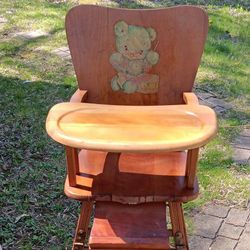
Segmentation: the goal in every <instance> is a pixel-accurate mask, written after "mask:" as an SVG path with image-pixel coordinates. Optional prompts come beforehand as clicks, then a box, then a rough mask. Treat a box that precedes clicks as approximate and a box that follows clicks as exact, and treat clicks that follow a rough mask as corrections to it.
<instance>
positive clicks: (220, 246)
mask: <svg viewBox="0 0 250 250" xmlns="http://www.w3.org/2000/svg"><path fill="white" fill-rule="evenodd" d="M236 244H237V240H232V239H229V238H226V237H221V236H219V237H217V238H216V240H215V242H214V243H213V244H212V246H211V250H233V249H234V247H235V246H236ZM197 250H198V249H197Z"/></svg>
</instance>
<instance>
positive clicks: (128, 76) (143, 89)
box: [109, 21, 159, 94]
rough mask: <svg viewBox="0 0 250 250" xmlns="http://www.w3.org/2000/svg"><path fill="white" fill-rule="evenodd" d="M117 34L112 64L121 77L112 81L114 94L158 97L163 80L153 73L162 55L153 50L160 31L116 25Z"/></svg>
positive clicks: (118, 76)
mask: <svg viewBox="0 0 250 250" xmlns="http://www.w3.org/2000/svg"><path fill="white" fill-rule="evenodd" d="M114 32H115V39H116V49H117V52H115V53H113V54H112V55H111V56H110V59H109V60H110V63H111V64H112V66H113V67H114V68H115V70H116V71H117V75H115V76H114V77H113V79H112V80H111V88H112V90H113V91H123V92H125V93H127V94H130V93H134V92H140V93H144V94H151V93H156V92H157V91H158V85H159V76H158V75H156V74H150V73H149V72H150V70H151V68H152V67H153V66H154V65H155V64H157V63H158V61H159V54H158V53H157V52H155V51H153V50H152V49H151V43H152V42H153V41H154V40H155V39H156V31H155V30H154V29H153V28H145V27H141V26H135V25H128V24H127V23H126V22H124V21H119V22H117V23H116V24H115V27H114Z"/></svg>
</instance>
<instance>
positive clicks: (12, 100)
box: [0, 0, 250, 249]
mask: <svg viewBox="0 0 250 250" xmlns="http://www.w3.org/2000/svg"><path fill="white" fill-rule="evenodd" d="M85 2H86V1H85ZM88 2H94V1H88ZM96 2H98V3H99V4H104V1H103V3H101V1H96ZM235 2H236V1H195V0H193V1H188V3H193V4H204V3H206V6H205V7H206V9H207V11H208V13H209V18H210V30H209V35H208V41H207V44H206V48H205V53H204V56H203V59H202V64H201V67H200V69H199V73H198V75H197V79H196V81H197V85H196V87H197V88H200V89H204V90H208V91H212V92H213V93H215V94H216V95H217V96H218V97H221V98H224V99H225V101H227V102H230V103H231V104H232V105H233V109H232V110H231V111H229V112H227V113H226V114H224V115H223V116H220V117H219V133H218V136H217V137H216V138H215V139H214V140H213V141H212V142H210V143H209V144H208V145H207V146H206V147H205V148H203V149H202V151H201V159H200V163H199V171H198V175H199V180H200V189H201V195H200V197H199V198H198V199H197V200H195V201H194V202H190V203H187V204H186V211H187V212H189V211H190V209H192V208H194V207H196V208H197V207H200V206H202V205H203V204H205V203H207V202H209V201H212V200H213V201H214V200H215V201H217V202H220V203H225V204H230V205H237V206H241V207H244V206H245V205H246V202H247V199H248V198H249V196H250V194H249V184H250V181H249V174H250V167H249V166H247V165H236V164H235V163H234V162H233V161H232V147H231V145H230V142H231V141H232V140H233V138H234V137H235V136H237V134H238V133H239V131H240V129H241V128H242V126H244V125H245V124H247V122H249V119H250V110H249V103H250V98H249V96H250V95H249V94H250V89H249V88H250V87H249V86H250V85H249V79H250V71H249V69H250V67H249V66H250V65H249V57H250V55H249V54H250V33H249V32H250V30H249V28H248V27H249V26H250V13H249V11H248V10H249V1H237V4H235ZM183 3H184V4H185V3H187V1H164V0H162V1H161V0H160V1H110V4H111V5H115V6H121V7H128V8H141V7H147V8H149V7H164V6H171V5H174V4H183ZM74 4H75V3H73V2H66V3H65V2H63V1H62V3H56V1H52V0H50V1H32V3H31V1H28V0H20V1H17V0H16V1H7V0H3V1H2V2H1V8H0V16H1V15H2V16H4V17H5V18H6V19H8V23H7V24H5V25H1V26H0V37H1V41H0V93H1V98H0V105H1V106H0V107H1V121H2V122H1V124H0V136H1V147H0V168H1V171H0V190H1V196H0V210H1V211H0V214H1V216H0V226H1V228H0V244H1V245H2V246H3V247H4V249H63V248H66V247H68V248H70V246H71V244H72V235H73V231H74V228H75V223H76V220H77V214H78V211H77V208H78V207H79V204H78V202H75V201H72V200H70V199H67V198H66V197H65V195H64V194H63V182H64V178H65V162H64V151H63V147H62V146H60V145H59V144H56V143H55V142H53V141H52V140H51V139H49V138H48V136H47V135H46V132H45V127H44V126H45V119H46V115H47V112H48V110H49V108H50V107H51V106H52V105H54V104H55V103H58V102H61V101H65V100H68V99H69V97H70V96H71V94H72V93H73V92H74V90H75V89H76V80H75V76H74V72H73V67H72V65H71V63H70V62H67V61H64V60H61V59H60V58H59V57H57V56H56V55H54V54H53V53H51V51H52V50H53V49H55V48H58V47H61V46H65V45H66V38H65V32H64V16H65V14H66V12H67V10H68V9H69V8H70V7H71V6H73V5H74ZM105 4H107V1H105ZM232 6H233V7H232ZM35 29H40V30H42V31H46V32H49V33H50V35H49V36H45V37H41V38H38V39H34V40H32V41H27V40H22V39H18V38H15V37H13V35H12V34H13V33H14V32H18V31H28V30H35Z"/></svg>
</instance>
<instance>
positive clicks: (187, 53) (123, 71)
mask: <svg viewBox="0 0 250 250" xmlns="http://www.w3.org/2000/svg"><path fill="white" fill-rule="evenodd" d="M207 31H208V17H207V14H206V12H205V11H204V10H202V9H201V8H199V7H194V6H179V7H172V8H166V9H147V10H142V9H137V10H129V9H115V8H107V7H100V6H91V5H79V6H76V7H74V8H72V9H71V10H70V11H69V13H68V14H67V17H66V33H67V39H68V44H69V48H70V52H71V56H72V60H73V65H74V68H75V72H76V76H77V81H78V85H79V88H80V89H86V90H88V99H87V101H88V102H93V103H102V104H118V105H159V104H180V103H183V98H182V93H183V92H190V91H192V87H193V83H194V80H195V76H196V73H197V70H198V67H199V63H200V59H201V55H202V52H203V49H204V44H205V40H206V35H207Z"/></svg>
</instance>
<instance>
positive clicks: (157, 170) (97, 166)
mask: <svg viewBox="0 0 250 250" xmlns="http://www.w3.org/2000/svg"><path fill="white" fill-rule="evenodd" d="M186 154H187V153H186V152H184V151H183V152H169V153H159V154H127V153H122V154H121V155H120V156H119V157H118V158H117V156H115V155H114V154H110V153H109V154H108V153H105V152H98V151H89V150H82V151H81V152H80V155H79V167H80V174H81V176H76V183H77V186H76V187H71V186H70V185H69V182H68V178H67V179H66V181H65V187H64V191H65V193H66V195H67V196H69V197H70V198H73V199H77V200H104V201H117V202H120V203H135V204H136V203H143V202H153V201H167V200H172V201H183V202H185V201H188V200H193V199H195V198H196V197H197V196H198V183H197V180H195V185H194V189H188V188H187V187H186V178H185V171H186Z"/></svg>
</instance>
